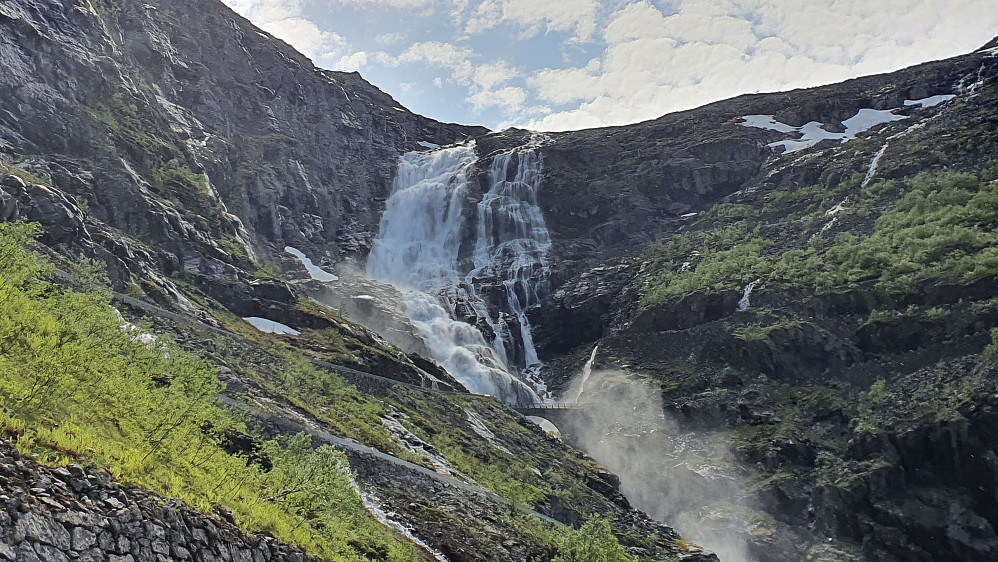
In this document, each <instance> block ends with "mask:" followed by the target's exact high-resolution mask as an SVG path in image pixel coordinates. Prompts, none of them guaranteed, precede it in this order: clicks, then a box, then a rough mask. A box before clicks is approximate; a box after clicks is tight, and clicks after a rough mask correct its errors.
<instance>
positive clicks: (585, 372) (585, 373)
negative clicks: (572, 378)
mask: <svg viewBox="0 0 998 562" xmlns="http://www.w3.org/2000/svg"><path fill="white" fill-rule="evenodd" d="M597 351H599V345H597V346H596V347H594V348H593V353H592V355H590V356H589V361H586V364H585V365H584V366H583V367H582V380H580V381H579V390H578V391H577V392H576V393H575V398H574V399H573V400H572V401H571V402H572V403H573V404H578V403H579V398H582V393H583V392H585V391H586V383H587V382H589V377H591V376H592V374H593V363H594V362H595V361H596V352H597Z"/></svg>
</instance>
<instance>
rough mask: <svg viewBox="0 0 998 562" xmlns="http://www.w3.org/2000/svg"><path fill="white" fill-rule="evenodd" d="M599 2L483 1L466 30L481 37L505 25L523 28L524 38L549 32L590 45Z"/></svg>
mask: <svg viewBox="0 0 998 562" xmlns="http://www.w3.org/2000/svg"><path fill="white" fill-rule="evenodd" d="M598 7H599V5H598V2H597V1H596V0H484V1H483V2H481V3H480V4H479V5H478V6H477V8H475V10H474V11H473V13H472V15H471V17H470V18H469V19H468V23H467V25H466V28H465V30H466V31H467V32H468V33H481V32H482V31H485V30H487V29H492V28H493V27H495V26H497V25H499V24H500V23H502V22H512V23H514V24H516V25H518V26H520V27H522V28H524V32H523V33H522V35H523V36H525V37H529V36H532V35H536V34H537V33H538V32H540V31H541V29H542V28H543V29H544V30H545V31H547V32H551V31H558V32H565V33H570V34H572V37H573V40H575V41H588V40H590V39H591V38H592V36H593V34H594V33H595V32H596V12H597V8H598Z"/></svg>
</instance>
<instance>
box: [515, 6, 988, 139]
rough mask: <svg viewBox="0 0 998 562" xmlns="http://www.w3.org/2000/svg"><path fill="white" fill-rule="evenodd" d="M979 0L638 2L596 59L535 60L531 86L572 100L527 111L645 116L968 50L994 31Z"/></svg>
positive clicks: (562, 120) (577, 116)
mask: <svg viewBox="0 0 998 562" xmlns="http://www.w3.org/2000/svg"><path fill="white" fill-rule="evenodd" d="M992 1H993V0H988V1H987V2H981V1H980V0H923V1H921V2H914V1H912V0H881V1H880V2H869V1H868V0H839V1H837V2H827V1H826V0H795V2H793V3H792V4H791V3H788V2H785V1H783V0H682V1H681V2H679V3H676V4H675V9H676V12H675V13H674V14H670V15H666V14H665V13H663V12H662V11H661V10H659V9H658V8H656V7H655V6H653V5H652V4H650V3H649V2H647V1H638V2H632V3H630V4H628V5H627V6H625V7H624V8H622V9H620V10H618V11H617V12H615V13H614V14H613V15H612V16H611V18H610V20H609V22H608V24H607V25H606V27H605V29H604V31H603V39H604V40H605V42H606V44H607V48H606V51H605V52H604V53H603V55H602V57H601V58H600V59H599V60H598V61H596V62H593V61H590V63H589V64H588V65H587V66H586V67H583V68H562V69H545V70H540V71H537V72H535V73H534V74H533V75H532V76H531V77H530V79H529V80H528V84H529V85H530V87H531V88H532V90H533V93H535V95H536V96H537V97H538V98H539V99H541V100H543V101H546V102H550V103H553V104H558V105H566V104H575V103H577V104H578V106H577V107H576V108H574V109H571V110H567V111H561V112H557V113H553V114H550V115H547V116H545V117H542V118H539V119H535V120H534V121H532V122H531V123H530V124H529V125H530V126H531V127H536V128H541V129H548V130H550V129H574V128H580V127H591V126H600V125H612V124H623V123H631V122H635V121H640V120H644V119H651V118H655V117H658V116H660V115H662V114H664V113H667V112H670V111H677V110H681V109H688V108H691V107H696V106H699V105H702V104H705V103H709V102H711V101H716V100H719V99H724V98H727V97H731V96H735V95H738V94H741V93H745V92H753V91H776V90H786V89H791V88H797V87H807V86H813V85H817V84H822V83H831V82H836V81H840V80H844V79H847V78H850V77H854V76H859V75H864V74H871V73H876V72H886V71H890V70H895V69H898V68H902V67H905V66H909V65H912V64H916V63H918V62H921V61H924V60H928V59H933V58H943V57H947V56H952V55H956V54H959V53H963V52H967V51H970V50H972V49H974V48H976V47H978V46H979V43H983V42H984V41H986V40H987V38H989V37H990V36H991V35H992V34H993V33H994V30H995V29H998V10H995V9H993V6H992V9H989V8H988V7H987V6H986V4H988V3H989V2H992Z"/></svg>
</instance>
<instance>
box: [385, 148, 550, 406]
mask: <svg viewBox="0 0 998 562" xmlns="http://www.w3.org/2000/svg"><path fill="white" fill-rule="evenodd" d="M514 155H515V156H517V161H518V164H517V169H516V173H515V174H514V176H513V178H512V179H509V177H508V175H509V174H508V167H509V164H510V161H511V159H512V158H513V156H514ZM476 162H477V156H476V154H475V145H474V142H473V141H472V142H468V143H466V144H462V145H457V146H451V147H445V148H441V149H436V150H431V151H418V152H410V153H408V154H405V155H404V156H403V157H402V159H401V161H400V162H399V168H398V174H397V177H396V179H395V184H394V185H393V188H392V194H391V196H390V197H389V199H388V201H387V202H386V205H385V213H384V215H382V217H381V224H380V226H379V232H378V236H377V238H376V239H375V241H374V244H373V246H372V248H371V254H370V256H369V257H368V262H367V274H368V276H369V277H370V278H372V279H376V280H379V281H384V282H387V283H391V284H392V285H394V286H395V287H397V288H399V289H400V291H401V292H402V294H403V299H404V302H405V307H406V311H405V312H406V315H407V316H408V317H409V319H410V321H411V323H412V325H413V327H415V328H416V330H417V331H418V332H419V333H420V335H421V336H422V338H423V339H424V340H425V342H426V344H427V346H428V348H429V349H430V353H431V354H432V356H433V359H434V360H436V361H437V362H438V363H440V365H442V366H443V367H444V368H445V369H447V371H448V372H449V373H450V374H451V375H453V376H454V378H456V379H457V380H458V381H460V382H461V383H462V384H463V385H464V386H465V387H466V388H468V390H470V391H472V392H475V393H479V394H491V395H493V396H495V397H496V398H498V399H499V400H501V401H503V402H508V403H510V402H538V401H540V397H538V395H537V394H536V393H535V392H534V390H533V389H532V388H531V387H530V386H528V385H527V384H526V383H524V382H523V381H522V380H520V379H519V378H517V377H516V376H513V375H512V374H511V372H522V373H524V374H525V375H526V376H528V377H530V378H531V379H533V380H530V382H531V383H533V385H534V388H538V389H539V390H541V391H543V390H544V388H543V385H542V384H541V383H540V380H539V378H537V377H536V372H537V370H539V368H540V361H539V360H538V359H537V352H536V350H535V349H534V345H533V339H532V338H531V336H530V323H529V321H528V320H527V317H526V310H527V309H528V308H529V307H530V306H533V305H535V304H536V303H537V302H538V299H539V294H540V293H539V291H541V290H543V287H546V283H547V271H548V269H547V263H546V261H545V252H546V251H547V249H548V248H549V247H550V245H551V243H550V238H549V237H548V233H547V229H546V228H545V227H544V221H543V218H542V217H541V214H540V210H539V209H538V208H537V206H536V186H537V185H538V183H539V180H540V157H539V156H537V155H536V154H535V153H534V152H533V151H530V150H522V149H521V150H515V151H513V152H511V153H509V154H501V155H499V156H497V157H496V158H495V159H494V160H493V162H492V167H491V172H490V173H491V174H492V178H493V180H492V182H491V189H490V190H489V191H488V193H486V194H485V196H484V197H483V199H482V202H481V203H479V204H478V219H479V220H478V222H479V224H478V228H477V239H476V241H475V251H474V256H473V261H474V268H473V269H472V270H471V271H470V272H469V273H467V274H466V275H462V274H461V272H460V271H459V268H460V264H461V259H460V258H461V257H460V250H461V243H462V231H463V229H464V220H463V217H462V209H463V208H464V204H465V202H466V201H467V200H468V198H469V197H471V195H472V194H471V193H470V186H469V178H468V172H469V171H470V170H471V169H472V167H473V166H474V164H475V163H476ZM486 283H488V284H491V285H490V286H489V287H493V286H501V287H503V288H504V293H505V296H506V298H505V301H506V302H505V308H506V309H507V310H506V312H505V313H503V312H499V313H495V314H492V313H490V311H489V306H488V304H487V303H486V301H485V300H483V299H482V298H481V297H479V294H478V292H479V288H481V287H483V286H484V285H485V284H486ZM459 309H460V310H461V311H462V312H468V311H470V312H471V313H472V315H474V316H477V319H478V320H479V321H481V322H483V323H485V324H487V325H488V326H489V327H490V328H491V329H492V332H493V334H494V335H495V337H494V339H493V342H492V343H491V345H490V344H489V343H487V342H486V339H485V336H483V334H482V332H481V331H480V330H479V329H478V328H476V327H475V326H472V325H471V324H468V323H467V322H463V321H460V320H458V319H457V318H458V316H462V315H459V314H458V312H459ZM507 315H512V317H513V318H514V319H515V322H512V321H509V319H508V318H507ZM463 316H467V315H466V314H464V315H463ZM514 323H515V324H517V325H518V326H519V329H518V330H517V333H516V334H513V333H512V330H511V329H510V328H509V324H514ZM515 336H518V337H515ZM519 349H522V356H523V359H522V360H521V361H517V359H518V356H519V355H520V354H519V353H516V352H515V351H516V350H519ZM521 363H522V365H521Z"/></svg>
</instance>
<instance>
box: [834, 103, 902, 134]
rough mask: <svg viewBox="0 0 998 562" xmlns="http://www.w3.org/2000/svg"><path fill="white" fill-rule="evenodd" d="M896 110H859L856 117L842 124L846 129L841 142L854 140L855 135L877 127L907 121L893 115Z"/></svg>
mask: <svg viewBox="0 0 998 562" xmlns="http://www.w3.org/2000/svg"><path fill="white" fill-rule="evenodd" d="M895 111H897V110H896V109H860V110H859V111H858V112H857V113H856V115H853V116H852V117H850V118H848V119H846V120H845V121H843V122H842V124H843V125H845V127H846V132H845V133H843V134H844V135H845V137H844V138H843V140H842V142H845V141H847V140H852V139H854V138H856V135H858V134H860V133H865V132H866V131H869V130H870V129H872V128H874V127H876V126H877V125H883V124H884V123H890V122H891V121H900V120H902V119H907V117H905V116H904V115H894V112H895Z"/></svg>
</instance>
